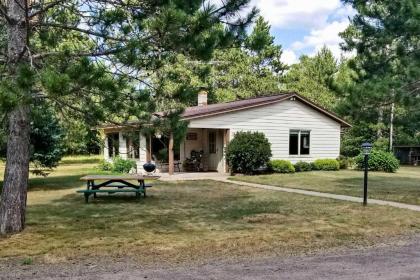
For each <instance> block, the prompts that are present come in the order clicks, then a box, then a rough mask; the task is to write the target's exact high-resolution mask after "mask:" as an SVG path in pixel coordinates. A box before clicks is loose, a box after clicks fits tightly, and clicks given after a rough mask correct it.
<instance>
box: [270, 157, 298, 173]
mask: <svg viewBox="0 0 420 280" xmlns="http://www.w3.org/2000/svg"><path fill="white" fill-rule="evenodd" d="M270 169H271V170H273V171H274V172H276V173H294V172H295V167H294V166H293V164H292V163H291V162H290V161H288V160H282V159H276V160H272V161H270Z"/></svg>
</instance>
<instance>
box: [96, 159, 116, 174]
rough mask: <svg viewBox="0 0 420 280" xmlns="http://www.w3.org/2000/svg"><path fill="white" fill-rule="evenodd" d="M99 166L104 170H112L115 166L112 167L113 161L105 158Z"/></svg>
mask: <svg viewBox="0 0 420 280" xmlns="http://www.w3.org/2000/svg"><path fill="white" fill-rule="evenodd" d="M98 168H99V169H100V170H103V171H112V168H113V167H112V163H110V162H108V161H106V160H104V159H103V160H101V161H100V162H99V165H98Z"/></svg>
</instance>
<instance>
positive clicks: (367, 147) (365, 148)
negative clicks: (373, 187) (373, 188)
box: [362, 142, 372, 206]
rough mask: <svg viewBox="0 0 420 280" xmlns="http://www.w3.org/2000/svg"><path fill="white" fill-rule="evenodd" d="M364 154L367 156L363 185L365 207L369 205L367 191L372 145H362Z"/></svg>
mask: <svg viewBox="0 0 420 280" xmlns="http://www.w3.org/2000/svg"><path fill="white" fill-rule="evenodd" d="M362 150H363V154H364V155H365V163H364V166H365V180H364V184H363V205H364V206H366V205H367V190H368V170H369V154H370V151H371V150H372V144H370V143H367V142H366V143H363V144H362Z"/></svg>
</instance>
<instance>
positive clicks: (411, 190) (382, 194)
mask: <svg viewBox="0 0 420 280" xmlns="http://www.w3.org/2000/svg"><path fill="white" fill-rule="evenodd" d="M231 179H233V180H239V181H245V182H252V183H261V184H266V185H273V186H279V187H287V188H295V189H303V190H311V191H319V192H327V193H335V194H344V195H351V196H357V197H362V196H363V172H361V171H356V170H340V171H313V172H302V173H294V174H269V175H259V176H236V177H232V178H231ZM368 194H369V197H370V198H376V199H383V200H390V201H397V202H403V203H409V204H416V205H420V167H411V166H403V167H401V168H400V169H399V170H398V172H397V173H383V172H369V192H368Z"/></svg>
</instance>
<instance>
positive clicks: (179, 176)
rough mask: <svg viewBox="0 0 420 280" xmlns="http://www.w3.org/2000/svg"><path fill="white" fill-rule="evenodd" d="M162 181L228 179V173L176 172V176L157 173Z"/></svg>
mask: <svg viewBox="0 0 420 280" xmlns="http://www.w3.org/2000/svg"><path fill="white" fill-rule="evenodd" d="M157 175H159V176H161V177H160V180H162V181H184V180H206V179H219V180H220V179H227V178H228V177H229V174H228V173H219V172H175V173H174V175H169V174H168V173H165V172H163V173H157Z"/></svg>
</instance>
